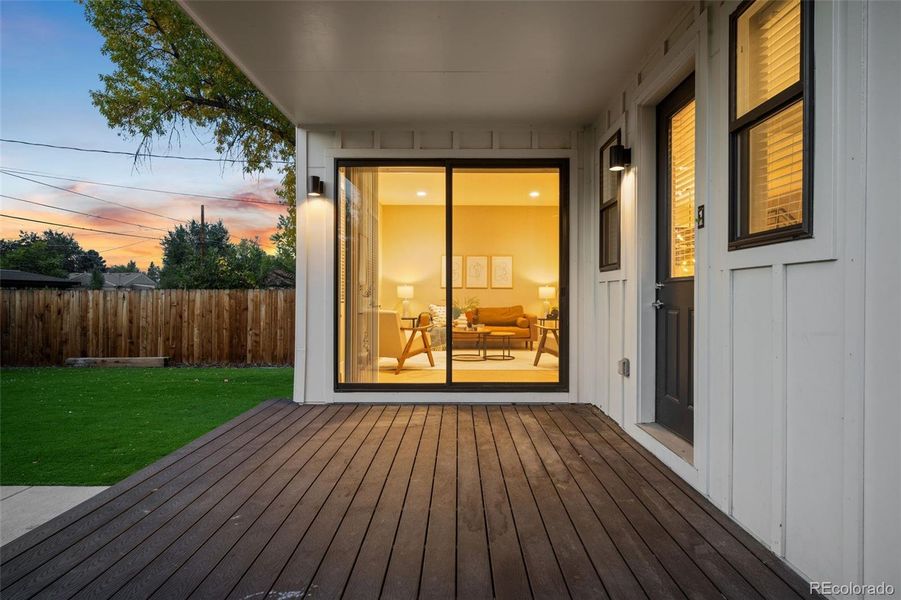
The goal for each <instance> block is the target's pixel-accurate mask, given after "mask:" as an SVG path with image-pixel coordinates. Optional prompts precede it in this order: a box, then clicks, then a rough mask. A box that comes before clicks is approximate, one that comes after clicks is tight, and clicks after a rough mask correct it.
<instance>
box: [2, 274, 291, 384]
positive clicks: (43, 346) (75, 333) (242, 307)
mask: <svg viewBox="0 0 901 600" xmlns="http://www.w3.org/2000/svg"><path fill="white" fill-rule="evenodd" d="M294 298H295V295H294V290H293V289H272V290H149V291H148V290H144V291H128V290H119V291H103V290H64V291H59V290H0V338H2V339H0V360H2V362H3V364H4V365H8V366H39V365H62V364H64V363H65V360H66V359H67V358H78V357H106V358H109V357H148V356H168V357H169V358H170V363H173V364H177V363H196V364H216V363H231V364H271V365H290V364H292V363H293V361H294Z"/></svg>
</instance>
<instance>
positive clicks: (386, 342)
mask: <svg viewBox="0 0 901 600" xmlns="http://www.w3.org/2000/svg"><path fill="white" fill-rule="evenodd" d="M567 167H568V162H567V161H565V160H558V159H516V160H513V159H511V160H467V159H458V160H437V159H436V160H431V159H429V160H409V161H407V160H402V159H383V160H378V159H374V160H355V159H341V160H338V161H337V162H336V165H335V181H336V185H335V191H336V198H335V207H336V211H335V217H336V223H335V231H336V233H337V236H336V240H335V253H336V260H335V268H336V272H335V285H336V293H335V330H334V331H335V389H336V390H338V391H359V390H379V391H415V390H422V389H428V390H439V391H441V390H445V391H446V390H448V389H454V390H475V391H482V390H485V389H492V388H496V389H503V390H505V391H535V390H543V391H555V392H559V391H565V390H566V388H567V378H566V374H567V364H568V363H567V360H568V359H567V357H568V352H567V346H566V344H567V341H566V340H567V337H568V336H567V333H568V331H569V330H568V321H569V319H568V318H567V317H568V314H569V311H568V307H567V281H568V270H567V264H568V258H567V256H568V255H567V243H566V240H567V239H568V238H567V231H568V230H567V227H568V219H567V218H566V209H567V193H568V192H567V181H568V177H567Z"/></svg>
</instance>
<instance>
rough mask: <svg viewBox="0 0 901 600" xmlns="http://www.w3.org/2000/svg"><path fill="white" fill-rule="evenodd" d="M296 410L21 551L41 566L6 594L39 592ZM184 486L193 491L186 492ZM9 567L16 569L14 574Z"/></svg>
mask: <svg viewBox="0 0 901 600" xmlns="http://www.w3.org/2000/svg"><path fill="white" fill-rule="evenodd" d="M294 410H295V407H291V406H286V407H284V409H282V410H280V411H278V412H276V413H274V414H272V415H271V416H270V417H268V418H267V419H266V420H264V421H262V422H261V423H259V424H257V425H255V426H254V427H253V428H251V429H249V430H247V431H246V432H244V433H243V434H241V435H240V436H239V437H237V438H235V439H234V440H232V441H230V442H229V443H228V444H227V445H226V446H225V447H223V448H222V449H220V450H219V451H216V452H214V453H213V454H212V455H210V456H209V457H207V458H206V459H204V460H203V461H201V462H200V463H197V464H196V465H194V466H193V467H191V468H190V469H188V470H187V471H185V472H183V473H182V474H180V475H179V476H178V477H176V478H175V479H173V480H171V481H169V482H167V483H166V484H165V485H164V486H163V487H161V488H160V489H158V490H155V491H154V492H153V493H151V494H149V495H148V496H146V497H145V498H144V499H143V500H141V501H140V502H138V503H137V504H135V505H133V506H131V507H129V508H128V509H127V510H125V511H122V512H118V511H117V512H118V514H116V515H115V516H114V517H113V518H112V519H104V520H100V518H99V517H98V516H97V515H98V513H101V512H102V511H98V513H95V514H94V515H91V516H89V517H88V518H87V519H85V520H84V521H90V522H91V524H92V525H94V527H95V528H94V529H92V530H88V529H86V527H87V523H82V524H81V527H79V528H72V529H71V530H67V531H65V532H61V533H59V534H57V535H56V536H54V537H53V538H51V539H49V540H47V542H48V543H47V545H44V544H41V545H39V546H37V547H35V548H33V549H32V550H30V551H28V552H26V553H24V554H22V555H20V556H19V557H18V559H17V561H18V560H19V559H23V558H24V557H25V556H26V555H29V554H30V553H31V552H32V551H35V553H37V554H38V555H40V558H38V559H37V560H36V562H39V565H40V569H38V570H34V569H33V568H28V569H27V571H28V572H27V574H25V575H24V576H21V577H18V578H17V579H16V581H15V582H14V583H11V585H8V586H7V587H6V589H4V590H3V597H4V598H13V599H15V598H27V597H30V596H31V595H33V594H36V593H37V592H38V591H40V590H42V589H43V588H44V587H46V586H47V585H49V584H51V583H52V582H53V581H54V580H56V579H57V578H58V577H60V576H61V575H63V574H65V573H66V572H67V571H69V570H70V569H72V568H74V567H75V566H76V565H77V564H79V563H80V562H81V560H83V559H84V558H85V557H86V556H89V555H91V554H93V552H95V551H96V550H97V549H99V548H101V547H103V546H104V545H105V544H106V543H108V542H110V541H111V540H113V539H114V538H116V537H117V536H119V535H120V534H122V533H123V532H124V531H126V530H128V529H129V528H130V527H131V526H132V525H134V524H135V523H138V522H140V521H141V520H143V519H144V518H145V517H147V516H148V515H150V514H152V513H153V512H154V511H155V510H156V509H157V508H160V507H162V506H165V505H167V504H168V503H170V502H172V501H173V499H174V498H176V497H179V498H182V499H184V498H185V497H187V496H189V495H190V494H191V493H192V492H196V491H198V488H200V487H202V486H198V485H197V484H196V482H197V480H198V479H199V478H201V477H203V476H206V475H207V474H208V473H218V472H221V471H228V470H230V466H231V465H232V464H233V463H234V462H235V461H240V460H241V459H242V458H243V457H245V456H247V455H248V454H252V453H253V451H254V450H255V449H256V448H257V447H258V446H259V445H261V444H262V443H263V442H264V441H266V440H268V438H267V437H266V436H267V435H269V434H267V431H269V430H271V428H272V427H274V426H276V425H277V424H278V422H279V420H280V419H281V418H282V417H284V416H286V415H288V414H290V413H291V412H293V411H294ZM272 435H274V434H272ZM185 490H190V491H189V492H187V493H183V492H185ZM95 521H96V522H95ZM72 538H77V539H76V541H75V542H74V543H71V541H72ZM51 552H52V554H51ZM20 564H24V563H19V562H17V563H16V565H14V566H8V565H4V566H5V567H6V570H5V571H4V573H3V575H4V578H12V577H14V576H15V575H18V574H19V571H20V569H19V568H18V567H19V565H20ZM25 566H26V568H27V567H28V565H25ZM10 573H13V574H15V575H12V576H11V575H10ZM7 581H9V579H7Z"/></svg>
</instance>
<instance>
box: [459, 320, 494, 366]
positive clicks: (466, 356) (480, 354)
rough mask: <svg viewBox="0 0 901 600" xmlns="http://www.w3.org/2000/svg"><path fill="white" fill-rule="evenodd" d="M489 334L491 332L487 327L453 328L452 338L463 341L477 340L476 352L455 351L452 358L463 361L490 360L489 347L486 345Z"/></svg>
mask: <svg viewBox="0 0 901 600" xmlns="http://www.w3.org/2000/svg"><path fill="white" fill-rule="evenodd" d="M488 334H489V332H488V331H487V330H485V329H461V328H459V327H454V328H452V329H451V335H452V336H453V337H452V340H454V341H461V342H471V341H475V343H476V352H455V353H454V354H453V356H452V357H451V359H452V360H459V361H463V362H475V361H482V360H488V348H487V347H486V342H485V340H486V338H487V337H488Z"/></svg>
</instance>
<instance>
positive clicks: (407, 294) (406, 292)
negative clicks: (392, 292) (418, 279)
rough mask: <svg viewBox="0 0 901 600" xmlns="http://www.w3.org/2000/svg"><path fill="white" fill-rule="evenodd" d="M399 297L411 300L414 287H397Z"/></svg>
mask: <svg viewBox="0 0 901 600" xmlns="http://www.w3.org/2000/svg"><path fill="white" fill-rule="evenodd" d="M397 297H398V298H403V299H404V300H409V299H410V298H412V297H413V286H412V285H399V286H397Z"/></svg>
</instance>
